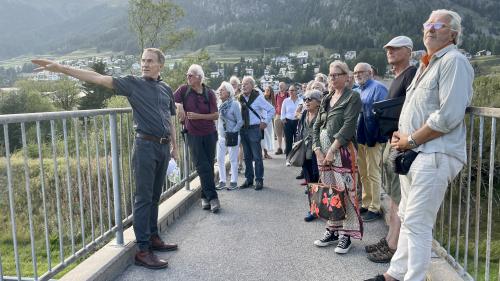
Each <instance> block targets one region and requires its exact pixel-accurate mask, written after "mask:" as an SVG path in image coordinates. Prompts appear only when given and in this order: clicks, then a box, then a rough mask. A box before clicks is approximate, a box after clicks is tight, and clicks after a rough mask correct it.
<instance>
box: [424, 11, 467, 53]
mask: <svg viewBox="0 0 500 281" xmlns="http://www.w3.org/2000/svg"><path fill="white" fill-rule="evenodd" d="M434 14H445V15H447V16H448V18H449V19H450V28H451V30H452V31H455V32H456V33H457V35H456V36H455V38H454V39H453V43H454V44H455V45H457V46H459V45H460V44H462V17H460V15H459V14H458V13H457V12H454V11H451V10H446V9H440V10H434V11H432V13H431V15H430V16H432V15H434Z"/></svg>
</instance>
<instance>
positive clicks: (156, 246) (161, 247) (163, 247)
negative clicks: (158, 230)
mask: <svg viewBox="0 0 500 281" xmlns="http://www.w3.org/2000/svg"><path fill="white" fill-rule="evenodd" d="M150 241H151V250H154V251H160V252H167V251H175V250H177V244H167V243H165V242H163V240H161V238H160V236H158V235H152V236H151V239H150Z"/></svg>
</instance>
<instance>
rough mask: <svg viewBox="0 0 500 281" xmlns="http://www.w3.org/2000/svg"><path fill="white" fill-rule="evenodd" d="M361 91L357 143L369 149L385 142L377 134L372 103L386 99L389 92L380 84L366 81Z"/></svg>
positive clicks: (384, 138)
mask: <svg viewBox="0 0 500 281" xmlns="http://www.w3.org/2000/svg"><path fill="white" fill-rule="evenodd" d="M360 89H361V94H360V96H361V102H362V103H363V105H362V108H361V113H360V115H359V119H358V129H357V142H358V143H360V144H364V145H367V146H370V147H373V146H375V144H376V143H377V142H378V143H385V142H387V137H385V136H382V135H380V134H379V130H378V122H377V120H376V119H375V116H374V114H373V103H374V102H377V101H382V100H385V99H387V96H388V95H389V92H388V91H387V88H386V87H385V86H384V85H383V84H382V83H380V82H378V81H375V80H372V79H370V80H368V81H367V82H366V83H365V84H364V85H363V86H360Z"/></svg>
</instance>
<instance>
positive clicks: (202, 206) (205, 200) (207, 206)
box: [201, 198, 210, 210]
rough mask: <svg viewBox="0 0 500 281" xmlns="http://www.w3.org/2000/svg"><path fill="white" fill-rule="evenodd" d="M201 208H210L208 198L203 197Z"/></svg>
mask: <svg viewBox="0 0 500 281" xmlns="http://www.w3.org/2000/svg"><path fill="white" fill-rule="evenodd" d="M201 208H202V209H203V210H210V202H208V199H206V198H201Z"/></svg>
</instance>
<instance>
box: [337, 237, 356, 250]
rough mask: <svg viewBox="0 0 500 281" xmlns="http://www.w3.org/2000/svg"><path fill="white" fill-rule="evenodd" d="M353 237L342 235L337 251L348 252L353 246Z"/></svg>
mask: <svg viewBox="0 0 500 281" xmlns="http://www.w3.org/2000/svg"><path fill="white" fill-rule="evenodd" d="M351 245H352V244H351V237H350V236H347V235H344V236H342V237H340V239H339V243H338V244H337V247H336V248H335V253H337V254H346V253H347V252H349V249H350V248H351Z"/></svg>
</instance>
